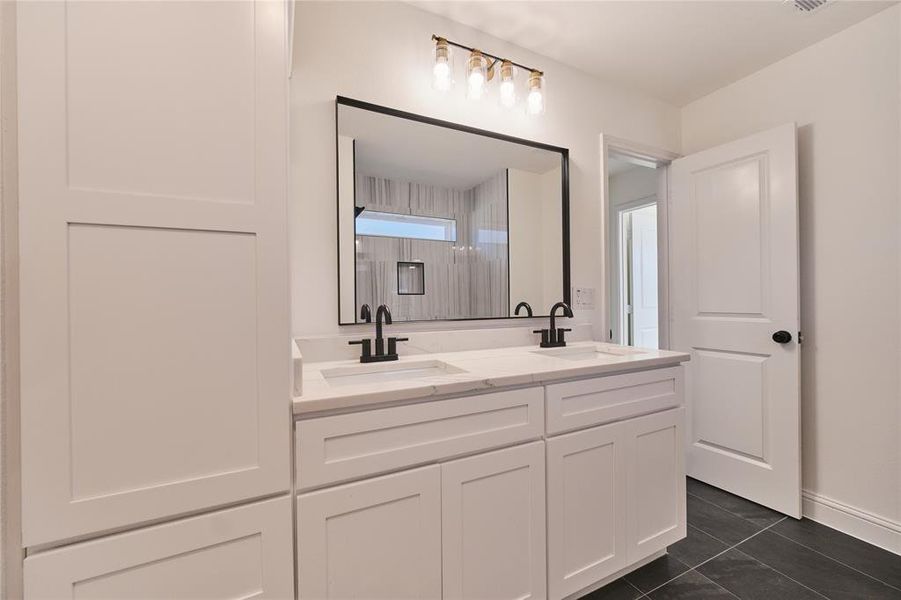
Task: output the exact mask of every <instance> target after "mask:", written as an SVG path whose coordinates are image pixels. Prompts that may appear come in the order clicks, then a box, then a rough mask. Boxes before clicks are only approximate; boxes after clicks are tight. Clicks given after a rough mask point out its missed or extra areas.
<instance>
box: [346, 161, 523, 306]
mask: <svg viewBox="0 0 901 600" xmlns="http://www.w3.org/2000/svg"><path fill="white" fill-rule="evenodd" d="M356 205H357V206H365V207H366V208H367V209H368V210H377V211H382V212H393V213H401V214H413V215H420V216H428V217H442V218H446V219H455V220H456V221H457V240H456V241H455V242H438V241H430V240H413V239H405V238H388V237H373V236H357V238H356V293H357V298H356V300H357V306H358V307H359V306H361V305H363V304H369V305H370V306H371V307H372V308H373V310H375V307H377V306H378V305H379V304H387V305H388V306H389V307H390V308H391V313H392V315H393V317H394V319H395V320H396V321H408V320H434V319H463V318H477V317H506V316H509V305H510V304H509V300H508V296H509V275H508V268H507V266H508V263H507V261H508V255H507V254H508V250H507V172H506V171H501V172H499V173H497V174H496V175H494V176H492V177H490V178H489V179H487V180H486V181H484V182H482V183H480V184H479V185H476V186H475V187H473V188H470V189H465V190H455V189H450V188H442V187H437V186H432V185H425V184H420V183H411V182H405V181H395V180H390V179H382V178H379V177H372V176H367V175H359V174H358V175H357V178H356ZM399 261H407V262H422V263H424V264H425V294H423V295H421V296H407V295H398V293H397V263H398V262H399Z"/></svg>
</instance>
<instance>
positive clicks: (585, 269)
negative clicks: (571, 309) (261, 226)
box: [290, 2, 680, 336]
mask: <svg viewBox="0 0 901 600" xmlns="http://www.w3.org/2000/svg"><path fill="white" fill-rule="evenodd" d="M433 33H436V34H440V35H444V36H447V37H449V38H451V39H455V40H458V41H460V42H463V43H467V44H472V45H475V46H479V47H482V48H485V49H486V50H490V51H492V52H494V53H498V54H509V56H510V57H511V58H513V59H517V60H519V61H521V62H523V63H525V64H534V65H536V66H538V67H540V68H542V69H544V70H545V71H546V73H547V84H548V108H547V112H546V113H545V114H544V115H542V116H541V117H538V118H530V117H528V116H526V115H525V114H524V111H522V110H515V111H507V110H504V109H502V108H501V107H500V106H499V105H498V103H497V101H496V96H494V94H496V90H493V92H492V95H490V96H489V97H488V98H486V99H484V100H483V101H482V102H481V103H471V102H469V101H467V100H466V99H465V93H464V89H463V88H462V87H461V82H462V81H461V80H462V78H461V77H460V75H459V74H458V77H457V79H458V81H457V87H456V88H455V89H454V90H452V91H451V92H450V93H449V94H448V95H447V96H443V95H441V94H439V93H438V92H435V91H434V90H432V88H431V86H430V73H431V69H430V65H429V59H430V52H431V48H432V45H431V41H430V37H431V35H432V34H433ZM458 58H459V57H458ZM337 94H340V95H344V96H349V97H352V98H357V99H360V100H366V101H369V102H374V103H376V104H381V105H385V106H390V107H394V108H399V109H402V110H407V111H411V112H415V113H419V114H425V115H428V116H432V117H436V118H440V119H445V120H449V121H455V122H458V123H464V124H466V125H472V126H475V127H480V128H483V129H490V130H494V131H499V132H501V133H505V134H510V135H514V136H517V137H522V138H528V139H532V140H538V141H542V142H547V143H550V144H554V145H559V146H564V147H568V148H569V149H570V170H571V176H570V185H571V188H570V202H571V207H572V209H571V215H572V255H573V260H572V276H573V277H572V283H573V285H581V286H591V287H594V288H595V289H596V290H597V291H598V293H597V296H598V297H600V289H601V285H602V282H601V269H600V267H599V265H598V264H597V257H598V256H600V251H601V244H602V243H603V242H602V238H603V236H602V235H600V231H599V230H600V227H601V225H600V224H601V211H600V205H599V194H600V180H599V176H600V174H599V161H600V158H599V137H598V136H599V134H600V133H602V132H604V133H609V134H612V135H615V136H618V137H621V138H625V139H629V140H634V141H636V142H641V143H644V144H648V145H652V146H655V147H660V148H666V149H671V150H677V149H678V148H679V146H680V122H679V118H680V116H679V110H678V109H677V108H674V107H672V106H670V105H668V104H666V103H664V102H661V101H658V100H655V99H652V98H650V97H647V96H644V95H642V94H638V93H633V92H630V91H628V90H624V89H621V88H618V87H615V86H612V85H608V84H605V83H603V82H600V81H598V80H596V79H594V78H592V77H589V76H587V75H585V74H583V73H581V72H579V71H576V70H575V69H573V68H571V67H567V66H565V65H562V64H559V63H556V62H554V61H552V60H549V59H547V58H544V57H541V56H537V55H535V54H533V53H531V52H528V51H526V50H522V49H520V48H517V47H515V46H512V45H510V44H508V43H506V42H502V41H499V40H497V39H495V38H492V37H490V36H488V35H486V34H483V33H481V32H478V31H476V30H473V29H470V28H468V27H464V26H462V25H459V24H457V23H454V22H451V21H448V20H446V19H443V18H441V17H438V16H436V15H432V14H430V13H426V12H424V11H421V10H419V9H417V8H415V7H412V6H409V5H406V4H402V3H389V2H330V3H326V2H301V3H298V4H297V15H296V19H295V40H294V74H293V77H292V80H291V119H292V124H291V144H292V147H291V156H292V159H291V163H292V186H293V189H292V196H293V198H294V201H293V205H292V207H291V210H290V221H291V225H290V226H291V234H292V256H293V261H292V278H293V317H294V322H293V328H294V333H295V335H304V336H307V335H316V334H333V333H336V332H338V330H339V329H338V326H337V321H338V315H337V310H338V299H337V281H336V278H337V274H336V268H335V263H336V258H335V254H336V243H335V231H336V225H335V219H336V216H335V193H336V192H335V122H334V118H335V107H334V100H335V96H336V95H337ZM601 310H602V307H601V306H600V305H598V306H597V310H596V311H595V312H596V313H598V314H599V312H600V311H601ZM593 316H594V315H593V314H583V315H581V317H582V318H590V317H593ZM464 326H465V324H464Z"/></svg>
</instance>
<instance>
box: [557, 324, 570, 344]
mask: <svg viewBox="0 0 901 600" xmlns="http://www.w3.org/2000/svg"><path fill="white" fill-rule="evenodd" d="M567 331H572V329H570V328H569V327H558V328H557V343H559V344H561V345H563V346H565V345H566V336H565V334H566V332H567Z"/></svg>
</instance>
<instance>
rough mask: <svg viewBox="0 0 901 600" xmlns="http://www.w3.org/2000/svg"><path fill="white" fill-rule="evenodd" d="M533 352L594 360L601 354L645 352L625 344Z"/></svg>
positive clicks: (568, 358)
mask: <svg viewBox="0 0 901 600" xmlns="http://www.w3.org/2000/svg"><path fill="white" fill-rule="evenodd" d="M532 352H533V353H534V354H540V355H541V356H553V357H554V358H562V359H565V360H594V359H596V358H601V357H603V356H631V355H634V354H646V352H645V351H643V350H638V349H636V348H629V347H627V346H568V347H566V348H548V349H546V350H533V351H532Z"/></svg>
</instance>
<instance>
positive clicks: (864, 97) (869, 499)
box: [682, 6, 901, 551]
mask: <svg viewBox="0 0 901 600" xmlns="http://www.w3.org/2000/svg"><path fill="white" fill-rule="evenodd" d="M899 32H901V7H897V6H896V7H893V8H891V9H889V10H886V11H884V12H881V13H879V14H877V15H875V16H874V17H871V18H870V19H868V20H866V21H864V22H862V23H860V24H858V25H855V26H854V27H851V28H849V29H847V30H845V31H842V32H840V33H838V34H836V35H835V36H833V37H831V38H828V39H826V40H824V41H822V42H820V43H818V44H816V45H814V46H811V47H809V48H807V49H805V50H803V51H801V52H799V53H797V54H795V55H793V56H791V57H789V58H786V59H784V60H782V61H780V62H778V63H775V64H773V65H771V66H769V67H767V68H765V69H763V70H762V71H760V72H758V73H756V74H754V75H751V76H749V77H747V78H745V79H742V80H741V81H738V82H736V83H734V84H732V85H729V86H727V87H725V88H723V89H720V90H718V91H716V92H714V93H713V94H710V95H709V96H707V97H705V98H702V99H700V100H698V101H696V102H693V103H691V104H689V105H688V106H686V107H685V108H684V110H683V111H682V136H683V150H684V152H685V153H690V152H694V151H697V150H700V149H703V148H707V147H710V146H713V145H716V144H719V143H722V142H726V141H729V140H732V139H735V138H739V137H742V136H745V135H748V134H750V133H754V132H756V131H760V130H763V129H766V128H769V127H773V126H775V125H779V124H781V123H786V122H791V121H794V122H796V123H797V125H798V140H799V179H800V202H801V224H800V228H801V318H802V329H803V331H804V346H803V354H802V356H803V359H802V369H803V372H802V396H803V406H802V414H803V485H804V488H805V490H807V491H808V492H809V493H812V494H815V495H818V496H823V497H825V498H827V499H832V500H834V501H838V502H839V503H841V504H844V505H847V506H850V507H852V508H856V509H859V510H860V511H863V513H864V514H865V515H867V514H869V515H870V516H875V517H877V518H878V517H881V518H883V519H886V520H888V521H890V522H891V521H893V522H894V523H896V524H898V523H901V449H899V439H901V385H899V372H901V369H899V366H901V365H899V362H901V310H899V309H901V293H899V272H901V248H899V157H901V155H899V139H901V137H899V132H901V129H899V93H901V87H899V68H901V66H899ZM898 531H899V532H901V525H899V529H898ZM899 536H901V534H899ZM897 550H898V551H901V544H899V547H898V549H897Z"/></svg>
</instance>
